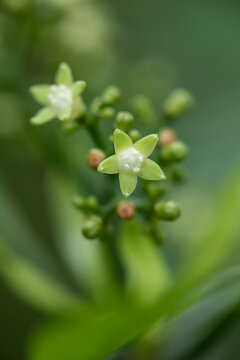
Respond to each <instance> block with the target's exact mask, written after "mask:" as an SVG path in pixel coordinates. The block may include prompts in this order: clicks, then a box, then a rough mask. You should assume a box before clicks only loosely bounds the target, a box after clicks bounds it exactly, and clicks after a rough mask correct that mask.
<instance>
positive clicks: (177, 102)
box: [163, 89, 194, 118]
mask: <svg viewBox="0 0 240 360" xmlns="http://www.w3.org/2000/svg"><path fill="white" fill-rule="evenodd" d="M193 104H194V98H193V95H192V94H191V93H190V92H189V91H187V90H185V89H176V90H173V92H172V93H171V94H170V95H169V96H168V98H167V99H166V100H165V102H164V104H163V109H164V112H165V114H166V115H167V116H169V117H171V118H176V117H178V116H181V115H183V114H185V113H186V112H187V111H188V110H189V109H190V108H191V107H192V106H193Z"/></svg>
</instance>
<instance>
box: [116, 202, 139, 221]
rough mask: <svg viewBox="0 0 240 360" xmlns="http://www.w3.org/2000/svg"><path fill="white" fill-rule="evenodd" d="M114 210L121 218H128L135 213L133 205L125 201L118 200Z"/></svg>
mask: <svg viewBox="0 0 240 360" xmlns="http://www.w3.org/2000/svg"><path fill="white" fill-rule="evenodd" d="M116 211H117V215H118V217H119V218H120V219H122V220H129V219H131V218H132V217H133V216H134V214H135V209H134V206H133V205H132V204H131V203H129V202H127V201H122V202H120V203H119V204H118V206H117V209H116Z"/></svg>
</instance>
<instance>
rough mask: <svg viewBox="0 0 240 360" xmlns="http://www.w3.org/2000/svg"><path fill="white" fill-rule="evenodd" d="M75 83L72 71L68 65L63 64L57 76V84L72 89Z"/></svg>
mask: <svg viewBox="0 0 240 360" xmlns="http://www.w3.org/2000/svg"><path fill="white" fill-rule="evenodd" d="M72 83H73V77H72V70H71V69H70V67H69V65H68V64H66V63H61V64H60V65H59V67H58V70H57V74H56V84H57V85H66V86H68V87H71V86H72Z"/></svg>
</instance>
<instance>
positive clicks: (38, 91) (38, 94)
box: [30, 85, 50, 105]
mask: <svg viewBox="0 0 240 360" xmlns="http://www.w3.org/2000/svg"><path fill="white" fill-rule="evenodd" d="M30 92H31V94H32V96H33V97H34V99H35V100H37V101H38V102H39V104H41V105H48V104H49V100H48V94H49V92H50V86H49V85H34V86H31V88H30Z"/></svg>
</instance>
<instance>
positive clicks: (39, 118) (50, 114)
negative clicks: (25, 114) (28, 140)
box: [31, 106, 56, 125]
mask: <svg viewBox="0 0 240 360" xmlns="http://www.w3.org/2000/svg"><path fill="white" fill-rule="evenodd" d="M55 117H56V113H55V111H54V110H53V109H52V108H51V107H50V106H49V107H45V108H43V109H41V110H40V111H39V112H38V113H37V114H36V115H35V116H34V117H32V118H31V123H32V124H33V125H42V124H45V123H46V122H48V121H50V120H52V119H54V118H55Z"/></svg>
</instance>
